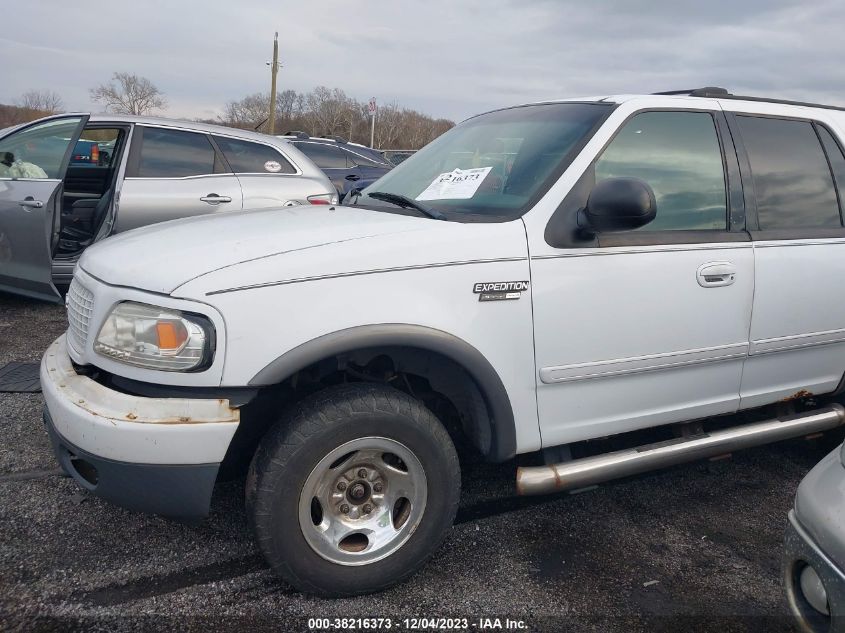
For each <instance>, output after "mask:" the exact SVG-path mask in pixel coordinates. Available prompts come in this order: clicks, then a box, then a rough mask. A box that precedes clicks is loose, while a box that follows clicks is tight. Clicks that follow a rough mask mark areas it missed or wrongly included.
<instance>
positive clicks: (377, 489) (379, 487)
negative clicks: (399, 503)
mask: <svg viewBox="0 0 845 633" xmlns="http://www.w3.org/2000/svg"><path fill="white" fill-rule="evenodd" d="M382 490H384V484H382V483H381V482H378V483H375V484H373V492H381V491H382Z"/></svg>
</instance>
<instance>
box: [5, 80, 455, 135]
mask: <svg viewBox="0 0 845 633" xmlns="http://www.w3.org/2000/svg"><path fill="white" fill-rule="evenodd" d="M89 94H90V96H91V100H92V101H93V102H94V103H99V104H101V105H102V106H103V107H104V109H105V110H106V111H107V112H113V113H116V114H139V115H144V114H154V113H159V112H160V111H161V110H164V109H166V108H167V100H166V97H165V95H164V93H163V92H162V91H161V90H160V89H159V88H158V87H157V86H156V85H155V84H154V83H153V82H151V81H150V80H149V79H147V78H146V77H141V76H138V75H135V74H133V73H114V74H113V75H112V77H111V80H110V81H107V82H104V83H102V84H100V85H98V86H96V87H94V88H91V89H90V90H89ZM62 111H64V102H63V101H62V98H61V96H60V95H59V94H57V93H56V92H54V91H52V90H30V91H28V92H26V93H24V94H23V95H21V96H20V97H19V98H18V99H16V100H15V104H14V107H10V106H3V105H0V128H3V127H6V126H9V125H15V124H17V123H23V122H26V121H31V120H33V119H36V118H39V117H41V116H46V115H48V114H56V113H58V112H62ZM269 112H270V93H269V92H265V93H261V92H257V93H255V94H251V95H247V96H246V97H244V98H242V99H239V100H235V101H229V102H228V103H226V105H225V106H224V108H223V114H222V115H221V116H220V117H218V118H217V119H211V120H209V119H202V120H204V121H206V122H209V123H218V124H222V125H228V126H230V127H237V128H243V129H251V130H257V131H260V132H267V131H268V129H267V128H268V123H267V121H268V118H269V117H268V115H269ZM454 125H455V123H454V122H453V121H450V120H448V119H436V118H434V117H431V116H428V115H427V114H424V113H422V112H419V111H417V110H413V109H411V108H405V107H402V106H401V105H399V104H398V103H396V102H392V103H387V104H383V105H380V106H379V108H378V113H377V115H376V127H375V137H374V146H375V147H377V148H380V149H419V148H420V147H422V146H423V145H426V144H427V143H429V142H431V141H432V140H434V139H435V138H437V137H438V136H440V135H441V134H443V133H444V132H445V131H447V130H448V129H449V128H451V127H453V126H454ZM293 131H297V132H305V133H306V134H308V135H310V136H327V137H332V136H341V137H343V138H345V139H347V140H349V141H352V142H356V143H362V144H364V145H369V144H370V116H369V114H368V113H367V104H366V102H363V101H358V100H357V99H354V98H352V97H350V96H348V95H347V94H346V93H345V92H344V91H343V90H341V89H340V88H327V87H325V86H318V87H317V88H314V90H312V91H310V92H296V91H295V90H284V91H281V92H278V93H277V95H276V123H275V133H276V134H284V133H287V132H293Z"/></svg>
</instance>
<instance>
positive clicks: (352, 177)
mask: <svg viewBox="0 0 845 633" xmlns="http://www.w3.org/2000/svg"><path fill="white" fill-rule="evenodd" d="M346 179H347V180H351V181H353V182H355V181H356V180H361V176H356V175H355V174H349V175H348V176H347V177H346Z"/></svg>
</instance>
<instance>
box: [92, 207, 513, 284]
mask: <svg viewBox="0 0 845 633" xmlns="http://www.w3.org/2000/svg"><path fill="white" fill-rule="evenodd" d="M525 255H526V243H525V233H524V228H523V225H522V222H521V221H516V222H506V223H491V224H486V223H485V224H463V223H459V222H441V221H438V220H432V219H430V218H424V217H416V216H407V215H400V214H396V213H389V212H381V211H370V210H367V209H362V208H354V207H341V206H338V207H327V206H307V207H306V206H301V207H290V208H285V209H268V210H262V211H246V212H236V213H226V214H223V215H218V216H203V217H201V218H188V219H185V220H175V221H172V222H164V223H161V224H156V225H152V226H149V227H144V228H141V229H136V230H134V231H128V232H126V233H122V234H119V235H116V236H115V237H111V238H108V239H107V240H104V241H103V242H101V243H99V244H95V245H94V246H92V247H91V248H89V249H87V250H86V251H85V253H84V254H83V256H82V259H81V260H80V263H79V265H80V266H81V267H82V268H83V269H84V270H85V271H86V272H87V273H89V274H91V275H93V276H94V277H97V278H98V279H101V280H102V281H104V282H106V283H108V284H111V285H117V286H127V287H132V288H138V289H141V290H147V291H151V292H157V293H161V294H175V295H179V296H185V297H187V296H194V297H196V296H199V295H204V294H206V293H207V292H214V291H217V290H223V289H231V288H241V287H249V286H254V285H261V284H265V283H275V282H278V281H282V280H285V279H303V278H309V277H312V276H319V275H332V274H338V273H341V274H343V273H350V272H360V271H372V270H379V269H384V268H391V267H402V266H428V265H431V264H437V263H442V262H453V261H467V260H477V259H487V258H501V257H525ZM177 289H178V292H175V291H176V290H177Z"/></svg>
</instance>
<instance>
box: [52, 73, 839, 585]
mask: <svg viewBox="0 0 845 633" xmlns="http://www.w3.org/2000/svg"><path fill="white" fill-rule="evenodd" d="M843 134H845V112H843V111H841V110H839V109H836V108H831V107H825V106H812V105H808V104H799V103H793V102H778V101H772V100H762V99H755V98H750V97H736V96H733V95H730V94H728V93H727V92H726V91H724V90H721V89H712V88H708V89H701V90H697V91H692V92H687V93H684V94H670V95H667V94H663V95H633V96H632V95H624V96H611V97H605V98H592V99H586V100H578V101H561V102H549V103H541V104H534V105H525V106H519V107H514V108H508V109H503V110H498V111H494V112H490V113H488V114H484V115H481V116H478V117H474V118H472V119H469V120H467V121H465V122H464V123H463V124H461V125H459V126H457V127H456V128H454V129H453V130H451V131H449V132H448V133H446V134H444V135H443V136H442V137H440V138H439V139H437V140H436V141H435V142H433V143H432V144H430V145H429V146H428V147H426V148H424V149H423V150H421V151H419V152H418V153H417V154H415V155H414V156H412V157H410V158H409V159H408V160H407V161H405V162H403V163H402V164H401V165H399V166H398V167H396V169H394V170H393V171H391V172H390V173H389V174H387V175H386V176H384V177H383V178H382V179H380V180H379V181H377V182H376V183H374V184H373V185H371V186H370V187H368V188H366V189H365V190H364V191H363V193H362V194H361V195H360V196H358V197H357V198H355V199H353V200H351V201H350V205H351V206H346V207H339V206H337V207H335V206H331V207H328V206H325V207H320V208H309V209H304V208H299V207H293V208H289V209H284V210H282V211H278V210H272V211H257V212H253V213H249V214H244V213H233V214H226V215H225V216H220V217H216V218H197V219H194V220H191V221H184V222H181V223H178V224H170V225H168V226H166V227H162V226H159V227H156V226H153V227H149V228H147V229H145V230H144V231H137V232H133V233H130V234H127V235H124V236H117V237H115V238H112V239H109V240H108V241H106V242H104V243H103V244H100V245H96V246H94V247H93V248H90V249H88V250H87V251H86V252H85V254H84V255H83V257H82V259H81V260H80V262H79V266H78V268H77V270H76V273H75V276H74V279H73V286H72V288H71V291H70V294H69V300H68V315H69V321H70V327H69V329H68V331H67V334H66V335H64V336H62V337H60V338H59V339H58V340H57V341H56V342H55V343H54V344H53V345H52V346H51V347H50V348H49V349H48V350H47V352H46V354H45V356H44V360H43V363H42V370H41V381H42V388H43V391H44V395H45V399H46V401H47V408H46V411H45V420H46V423H47V428H48V430H49V433H50V436H51V438H52V441H53V444H54V447H55V451H56V454H57V456H58V459H59V460H60V462H61V463H62V465H63V467H64V468H65V469H66V470H67V471H68V472H69V473H70V474H71V475H72V476H73V477H74V479H76V481H78V482H79V484H80V485H82V486H83V487H85V488H87V489H89V490H90V491H92V492H93V493H94V494H97V495H101V496H102V497H105V498H106V499H109V500H111V501H113V502H114V503H116V504H119V505H122V506H125V507H129V508H135V509H139V510H145V511H149V512H155V513H159V514H163V515H172V516H202V515H204V514H206V513H207V512H208V511H209V504H210V499H211V495H212V490H213V487H214V484H215V481H216V479H217V477H218V476H219V475H220V473H221V472H222V471H229V470H230V467H231V468H233V469H235V470H236V468H235V467H236V466H237V465H238V464H244V465H245V464H249V471H248V476H247V484H246V504H247V508H248V512H249V517H250V520H251V523H252V526H253V528H254V531H255V536H256V539H257V541H258V544H259V547H260V549H261V551H262V552H263V554H264V556H265V557H266V559H267V561H268V562H269V563H270V565H271V566H272V568H273V570H274V571H276V572H277V573H278V574H280V575H281V576H282V577H283V578H285V579H286V580H288V581H289V582H291V583H292V584H293V585H294V586H296V587H298V588H299V589H301V590H303V591H307V592H312V593H315V594H319V595H331V596H338V595H353V594H359V593H365V592H371V591H376V590H379V589H382V588H384V587H386V586H388V585H390V584H392V583H395V582H397V581H400V580H402V579H403V578H406V577H407V576H408V575H410V574H411V573H413V572H414V570H416V569H418V568H419V567H420V566H421V565H422V564H423V563H424V561H425V560H426V559H427V558H428V557H429V556H431V555H432V553H433V552H434V551H435V550H436V549H437V547H438V545H439V544H440V543H441V542H442V540H443V538H444V537H445V535H446V533H447V531H448V529H449V526H450V525H451V523H452V520H453V518H454V516H455V512H456V509H457V506H458V499H459V490H460V468H459V462H458V455H457V454H456V451H455V448H454V445H453V439H452V438H453V437H454V436H455V435H456V434H459V435H461V436H463V438H465V439H466V441H467V442H468V443H469V444H470V445H472V446H474V447H475V449H476V450H477V451H479V452H480V453H482V454H483V455H484V456H485V457H486V458H487V459H489V460H491V461H497V462H505V461H507V460H509V459H510V458H512V457H514V456H515V455H516V454H520V453H530V452H539V451H542V453H541V455H542V457H544V458H545V461H546V465H541V466H535V467H528V468H520V469H518V471H517V473H516V485H517V489H518V491H519V492H520V493H522V494H535V493H545V492H551V491H555V490H567V489H573V488H580V487H584V486H587V485H590V484H593V483H596V482H598V481H603V480H608V479H612V478H614V477H621V476H626V475H630V474H633V473H637V472H642V471H644V470H647V469H650V468H657V467H661V466H665V465H668V464H673V463H678V462H681V461H684V460H689V459H695V458H699V457H705V456H708V455H714V454H722V453H725V452H729V451H731V450H734V449H736V448H740V447H743V446H749V445H752V444H758V443H763V442H768V441H774V440H778V439H783V438H787V437H793V436H797V435H803V434H809V433H814V432H818V431H821V430H825V429H828V428H832V427H835V426H839V425H841V424H842V423H843V420H845V409H843V407H842V406H841V405H840V404H839V403H837V402H836V400H837V397H838V396H837V394H838V392H839V390H840V389H841V386H842V384H843V375H845V298H843V295H842V293H840V292H835V291H833V289H835V288H838V287H839V284H840V282H841V279H842V278H843V277H845V228H843V223H842V208H841V205H842V200H843V197H842V194H843V193H845V191H843V186H845V156H843V153H842V139H843V138H844V137H843ZM783 400H789V401H790V403H789V404H784V403H781V402H780V401H783ZM778 403H780V404H778ZM748 409H758V410H759V412H758V413H756V414H755V416H749V417H747V418H743V419H744V420H745V421H746V422H747V420H748V419H749V418H750V419H753V420H758V421H754V422H751V423H742V422H737V421H734V422H733V426H731V424H729V422H731V420H730V419H724V418H720V419H719V420H718V423H717V424H716V425H714V426H713V427H711V425H710V424H709V422H710V420H709V419H710V418H713V417H715V416H724V415H725V414H733V413H736V412H738V411H743V410H748ZM759 420H762V421H759ZM702 421H703V422H702ZM644 428H654V429H655V431H654V434H655V435H658V436H660V435H661V434H662V436H663V437H666V438H667V439H668V440H669V441H659V442H657V443H655V444H651V445H648V446H632V447H631V448H630V449H628V450H622V451H616V452H613V453H605V454H599V455H595V454H594V455H593V456H591V457H579V454H580V453H581V452H582V451H581V450H580V449H581V447H582V443H583V441H585V440H591V439H594V438H602V437H606V436H616V439H617V440H618V441H619V442H623V441H624V440H625V439H626V438H628V437H629V436H628V435H626V434H628V433H630V432H633V431H637V430H641V429H644ZM591 445H595V443H591Z"/></svg>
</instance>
